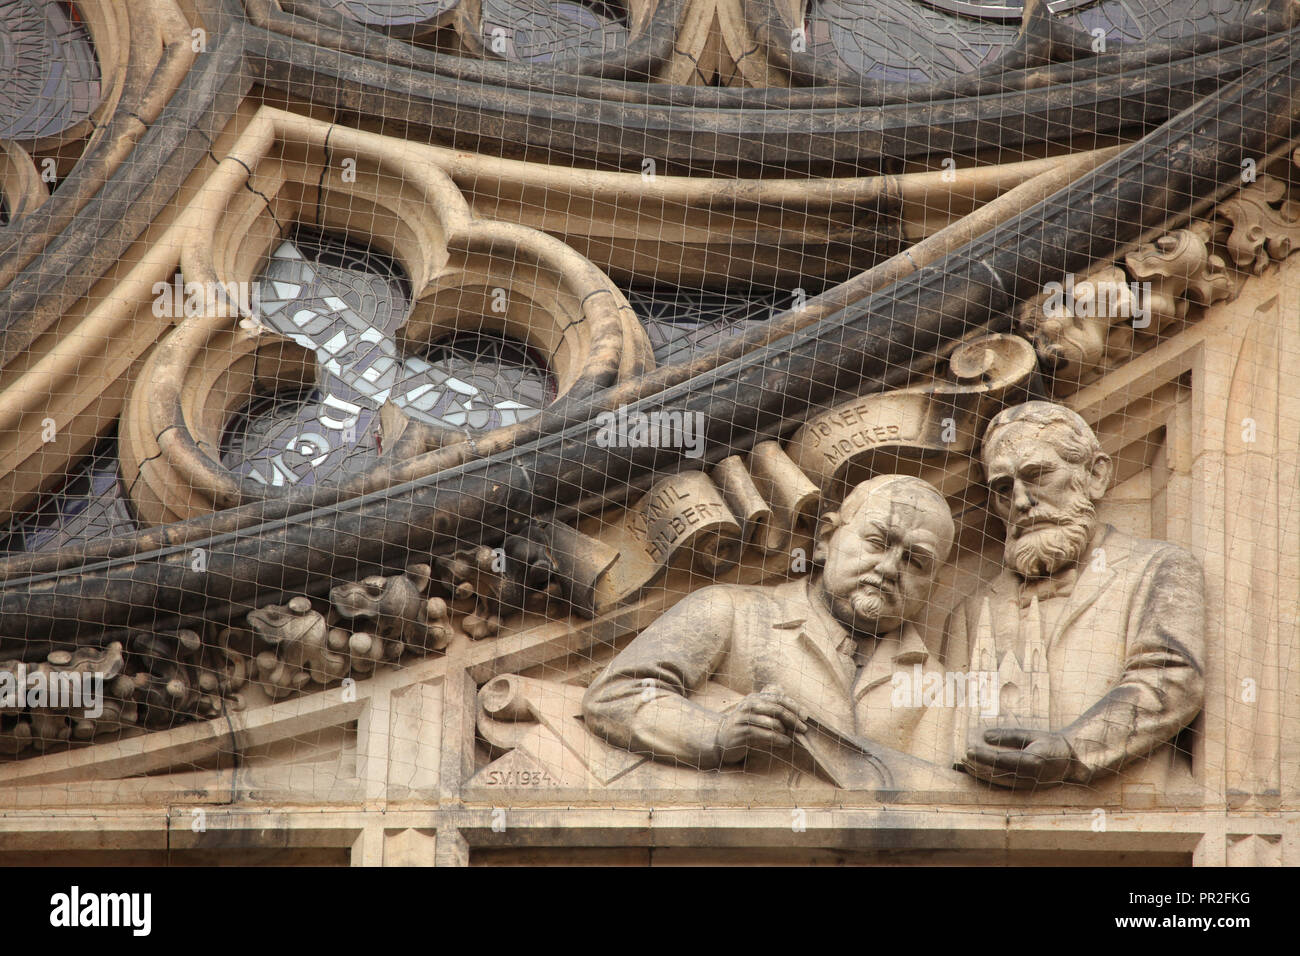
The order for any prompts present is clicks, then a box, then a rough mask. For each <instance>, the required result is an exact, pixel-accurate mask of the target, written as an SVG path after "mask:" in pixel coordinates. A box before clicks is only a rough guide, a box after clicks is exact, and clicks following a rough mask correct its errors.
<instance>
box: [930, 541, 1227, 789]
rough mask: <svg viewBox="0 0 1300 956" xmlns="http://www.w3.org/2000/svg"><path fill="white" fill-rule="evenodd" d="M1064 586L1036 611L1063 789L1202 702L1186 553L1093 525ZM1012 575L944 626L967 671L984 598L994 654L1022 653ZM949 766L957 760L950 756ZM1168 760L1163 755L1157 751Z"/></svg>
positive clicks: (1151, 744) (1199, 612) (1198, 607)
mask: <svg viewBox="0 0 1300 956" xmlns="http://www.w3.org/2000/svg"><path fill="white" fill-rule="evenodd" d="M1077 575H1078V576H1077V579H1076V580H1075V583H1074V585H1073V587H1071V588H1069V589H1068V590H1066V591H1065V592H1064V593H1063V594H1061V595H1060V596H1057V597H1052V598H1049V599H1048V600H1047V601H1044V602H1043V605H1042V610H1043V614H1042V621H1041V633H1042V637H1043V646H1044V647H1045V650H1046V658H1047V672H1048V679H1049V685H1048V688H1049V689H1048V694H1049V702H1050V703H1049V707H1048V711H1049V715H1050V716H1049V728H1050V729H1051V730H1055V731H1059V732H1061V733H1062V734H1064V736H1065V738H1066V740H1067V741H1068V742H1069V744H1070V746H1071V748H1072V749H1073V751H1074V754H1075V756H1076V758H1077V763H1076V765H1075V766H1074V768H1073V769H1072V770H1071V772H1070V773H1069V775H1068V776H1067V778H1066V779H1067V781H1068V782H1073V783H1089V782H1091V781H1093V780H1094V778H1096V777H1098V776H1099V775H1103V774H1108V773H1112V772H1115V771H1118V770H1120V769H1121V768H1122V767H1124V766H1126V765H1127V764H1130V763H1131V762H1133V761H1135V760H1138V759H1140V758H1144V757H1150V756H1153V755H1154V754H1156V752H1157V751H1160V750H1162V749H1163V750H1168V748H1166V747H1165V745H1166V744H1168V743H1169V742H1170V741H1171V740H1172V739H1173V738H1174V736H1175V735H1176V734H1177V733H1178V732H1179V731H1180V730H1181V729H1182V728H1183V727H1184V726H1186V725H1187V724H1188V723H1190V722H1191V720H1192V719H1193V718H1194V717H1195V716H1196V715H1197V713H1198V712H1199V711H1200V709H1201V705H1202V702H1203V700H1204V696H1205V681H1204V661H1205V646H1204V645H1205V588H1204V581H1203V576H1202V573H1201V567H1200V565H1199V564H1198V563H1197V561H1196V559H1195V558H1194V557H1192V555H1191V554H1189V553H1188V552H1187V551H1186V550H1184V549H1183V548H1180V547H1178V546H1177V545H1175V544H1171V543H1169V542H1166V541H1151V540H1146V539H1142V538H1136V537H1133V536H1131V535H1127V534H1124V533H1123V532H1120V531H1118V530H1117V529H1115V528H1114V527H1112V526H1110V525H1103V526H1102V527H1100V528H1099V529H1098V531H1097V533H1096V534H1095V535H1094V536H1093V540H1092V543H1091V548H1090V549H1089V551H1088V552H1087V553H1086V554H1085V556H1084V558H1083V560H1082V562H1081V563H1080V565H1079V566H1078V569H1077ZM1024 590H1025V589H1024V588H1023V586H1022V582H1021V579H1020V578H1019V577H1017V576H1016V575H1015V574H1014V573H1012V572H1011V571H1010V570H1008V569H1005V568H1004V569H1003V571H1002V573H1001V574H1000V575H999V576H998V577H997V578H995V579H994V580H993V581H992V582H990V583H989V584H988V585H987V587H986V589H982V590H981V591H979V592H977V593H976V594H974V595H972V596H971V597H969V598H967V599H966V600H965V601H964V602H962V604H961V605H959V606H958V608H957V609H956V610H955V611H954V612H953V615H952V616H951V618H950V619H949V624H948V631H947V637H946V641H945V646H944V649H945V656H946V659H947V660H948V661H949V662H950V663H954V664H960V663H962V662H965V665H966V666H967V667H969V666H971V661H970V652H971V646H972V644H973V642H974V641H975V636H976V628H977V627H978V625H979V620H980V615H981V608H982V606H983V604H984V601H985V600H987V601H988V607H989V612H990V613H991V622H992V630H993V635H994V639H995V643H996V647H997V652H998V655H999V657H1001V655H1003V654H1005V653H1006V652H1007V651H1008V650H1012V649H1014V650H1015V651H1016V653H1017V654H1023V652H1024V643H1025V634H1024V629H1025V623H1024V622H1025V621H1026V619H1028V618H1030V617H1031V615H1030V613H1029V612H1028V609H1027V608H1026V607H1025V606H1024V605H1025V599H1024V596H1023V595H1024ZM954 756H955V757H956V758H957V759H960V758H961V756H962V755H961V754H960V753H958V754H954ZM1162 756H1163V757H1165V758H1170V759H1172V757H1173V755H1172V753H1165V754H1163V755H1162Z"/></svg>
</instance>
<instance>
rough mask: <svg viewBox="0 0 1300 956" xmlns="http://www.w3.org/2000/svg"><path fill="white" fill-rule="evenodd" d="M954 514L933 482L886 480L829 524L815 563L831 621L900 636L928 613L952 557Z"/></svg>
mask: <svg viewBox="0 0 1300 956" xmlns="http://www.w3.org/2000/svg"><path fill="white" fill-rule="evenodd" d="M953 534H954V531H953V523H952V513H951V512H950V511H949V509H948V503H947V502H946V501H945V500H944V498H943V495H941V494H940V493H939V491H938V490H937V489H936V488H935V487H934V486H933V485H931V484H929V483H928V482H925V481H922V480H921V479H920V478H912V477H909V476H907V475H881V476H879V477H876V478H872V479H871V480H870V481H866V482H863V483H862V484H860V485H858V486H857V487H856V488H854V489H853V490H852V491H851V492H850V493H849V495H848V496H847V497H846V498H845V499H844V503H843V504H842V505H841V506H840V509H839V510H838V511H832V512H829V513H827V514H826V515H825V517H824V518H823V519H822V522H821V526H820V527H819V528H818V532H817V547H816V550H815V551H814V552H813V559H814V561H817V562H818V563H820V564H821V565H822V574H821V579H820V587H821V589H822V591H823V593H824V595H825V597H826V601H827V604H828V605H829V606H830V609H831V611H832V613H834V615H835V616H836V618H838V619H839V620H840V621H841V622H842V623H843V624H845V625H846V626H848V627H851V628H853V629H854V630H855V631H859V632H861V633H866V634H883V633H888V632H890V631H895V630H897V629H898V628H900V627H901V626H902V625H903V622H904V621H909V620H913V619H915V618H916V616H917V615H918V614H919V613H920V612H921V610H922V608H923V607H924V605H925V601H926V599H927V598H928V597H929V594H930V587H931V585H932V584H933V583H934V577H935V575H936V574H937V573H938V570H939V568H940V567H941V566H942V565H943V563H944V561H946V560H947V559H948V552H949V551H950V550H951V549H952V541H953Z"/></svg>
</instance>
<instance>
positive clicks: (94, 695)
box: [0, 663, 104, 720]
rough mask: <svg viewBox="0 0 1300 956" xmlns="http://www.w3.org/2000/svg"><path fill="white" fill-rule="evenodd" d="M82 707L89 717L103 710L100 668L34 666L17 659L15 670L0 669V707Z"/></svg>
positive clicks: (93, 716) (64, 708)
mask: <svg viewBox="0 0 1300 956" xmlns="http://www.w3.org/2000/svg"><path fill="white" fill-rule="evenodd" d="M14 707H24V708H27V709H28V710H44V709H46V708H53V709H56V710H82V711H84V716H85V717H87V718H89V719H92V720H93V719H95V718H97V717H100V716H101V715H102V714H103V713H104V675H103V674H101V673H99V672H92V671H85V672H78V671H52V672H50V673H48V674H47V673H46V672H45V671H43V670H39V669H38V670H34V671H31V672H30V673H29V672H28V670H27V665H26V664H23V663H19V665H18V668H17V670H16V671H7V670H0V709H5V708H14Z"/></svg>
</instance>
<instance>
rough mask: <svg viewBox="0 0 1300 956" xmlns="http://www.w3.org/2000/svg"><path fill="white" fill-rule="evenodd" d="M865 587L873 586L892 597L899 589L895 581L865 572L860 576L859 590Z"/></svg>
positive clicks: (872, 587) (874, 588)
mask: <svg viewBox="0 0 1300 956" xmlns="http://www.w3.org/2000/svg"><path fill="white" fill-rule="evenodd" d="M863 588H871V589H873V590H876V591H879V592H880V593H881V594H884V595H885V596H887V597H892V596H893V595H894V594H895V593H896V592H897V590H898V589H897V588H896V587H895V586H894V584H893V583H891V582H889V581H886V580H885V579H884V578H883V577H881V576H880V575H878V574H865V575H863V576H862V577H861V578H859V579H858V590H862V589H863Z"/></svg>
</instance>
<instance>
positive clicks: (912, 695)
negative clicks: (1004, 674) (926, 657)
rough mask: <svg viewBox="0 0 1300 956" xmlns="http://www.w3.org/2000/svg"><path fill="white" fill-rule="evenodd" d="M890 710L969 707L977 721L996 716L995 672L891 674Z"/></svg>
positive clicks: (915, 670)
mask: <svg viewBox="0 0 1300 956" xmlns="http://www.w3.org/2000/svg"><path fill="white" fill-rule="evenodd" d="M892 686H893V693H892V694H891V696H890V699H889V702H890V705H891V706H893V707H969V708H970V709H971V710H972V711H978V712H979V715H980V716H981V717H996V716H998V700H999V698H1000V696H1001V695H1000V694H999V688H998V675H997V673H996V672H995V671H943V672H940V671H924V670H922V669H921V665H920V664H913V665H912V669H911V670H910V671H895V672H894V676H893V679H892Z"/></svg>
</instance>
